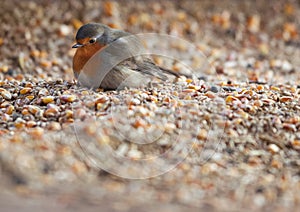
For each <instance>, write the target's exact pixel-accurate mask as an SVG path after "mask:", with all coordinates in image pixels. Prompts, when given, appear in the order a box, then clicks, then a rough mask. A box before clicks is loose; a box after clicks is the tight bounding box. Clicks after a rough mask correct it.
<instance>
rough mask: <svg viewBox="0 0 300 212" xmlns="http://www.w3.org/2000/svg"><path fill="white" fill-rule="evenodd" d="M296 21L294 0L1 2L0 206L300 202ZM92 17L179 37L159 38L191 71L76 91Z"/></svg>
mask: <svg viewBox="0 0 300 212" xmlns="http://www.w3.org/2000/svg"><path fill="white" fill-rule="evenodd" d="M274 14H275V15H274ZM299 17H300V2H299V1H296V0H294V1H293V0H290V1H283V0H276V1H259V2H255V3H253V2H252V1H236V0H230V1H208V0H207V1H206V0H202V1H176V2H175V1H162V2H160V1H145V2H144V1H118V2H115V1H105V2H104V1H103V2H102V1H71V0H70V1H63V2H60V1H46V0H45V1H21V2H18V1H5V2H2V6H1V8H0V20H1V21H0V26H1V31H0V116H1V119H0V134H1V140H0V165H1V183H0V186H1V190H2V192H1V194H0V203H1V210H3V211H19V210H22V211H24V210H25V211H32V210H37V211H40V210H43V211H53V210H58V211H82V210H85V211H95V210H101V211H153V210H163V211H183V210H190V211H199V210H207V211H241V210H243V211H250V210H251V211H252V210H263V211H265V210H275V211H292V210H293V211H296V210H297V209H298V210H299V207H300V195H299V189H300V157H299V156H300V155H299V154H300V104H299V103H300V83H299V82H300V75H299V69H300V62H299V61H300V60H299V57H300V40H299V30H300V27H299V23H300V22H299ZM91 21H93V22H100V23H104V24H107V25H109V26H111V27H115V28H121V29H125V30H127V31H130V32H132V33H146V32H157V33H163V34H170V35H173V36H177V37H180V38H183V39H185V40H186V41H188V42H190V43H191V44H192V46H193V49H191V48H189V49H187V48H186V46H184V45H183V44H182V43H177V44H172V43H170V44H169V46H166V47H165V46H163V45H168V44H166V43H162V44H161V46H163V48H164V49H167V51H166V52H167V53H166V54H168V52H172V51H175V52H177V54H175V55H176V56H178V57H179V58H184V62H185V63H187V64H188V65H189V66H190V67H192V69H193V70H195V71H198V73H197V74H200V75H201V78H200V79H187V78H185V77H181V78H179V79H176V80H175V81H174V82H164V83H162V82H161V83H158V84H157V85H155V86H153V87H150V88H140V89H125V90H117V91H103V90H101V89H97V90H89V89H87V88H80V87H78V86H77V85H76V82H75V81H74V79H73V73H72V66H71V62H72V56H73V54H74V50H73V49H71V46H72V44H73V43H74V34H75V33H76V30H77V29H78V27H80V26H81V25H82V24H83V23H87V22H91ZM199 52H202V53H203V54H204V55H205V57H203V55H202V56H200V57H199ZM172 55H173V54H172ZM183 55H184V56H183ZM200 55H201V54H200ZM153 59H154V60H155V62H156V63H158V64H160V65H168V66H169V68H172V69H174V70H177V71H182V72H184V67H183V66H181V65H180V63H177V62H171V63H170V61H167V62H166V61H164V58H162V57H155V56H154V58H153ZM203 61H204V62H207V63H205V64H206V65H207V64H208V65H207V66H203V64H204V63H203ZM198 67H201V68H200V69H197V68H198ZM157 156H159V157H157ZM149 177H150V178H149Z"/></svg>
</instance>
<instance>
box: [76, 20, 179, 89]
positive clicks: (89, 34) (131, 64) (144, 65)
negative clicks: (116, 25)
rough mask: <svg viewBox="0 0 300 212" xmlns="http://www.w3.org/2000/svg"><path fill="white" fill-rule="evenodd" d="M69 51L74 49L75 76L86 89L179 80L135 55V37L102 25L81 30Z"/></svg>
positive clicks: (169, 72) (147, 59)
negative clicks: (154, 80)
mask: <svg viewBox="0 0 300 212" xmlns="http://www.w3.org/2000/svg"><path fill="white" fill-rule="evenodd" d="M72 48H76V49H77V50H76V53H75V55H74V58H73V71H74V76H75V78H76V79H78V82H79V83H80V84H83V85H84V86H87V87H94V88H95V87H100V88H103V89H105V90H112V89H117V88H120V86H121V87H137V86H140V85H141V84H143V85H144V84H148V83H151V79H152V78H158V79H161V80H167V79H168V75H173V76H176V77H179V76H180V75H179V74H178V73H177V72H174V71H171V70H168V69H165V68H162V67H159V66H157V65H156V64H155V63H153V61H152V60H150V59H149V58H147V57H140V56H139V55H137V54H138V53H139V52H141V51H140V50H141V49H142V45H141V44H140V43H139V41H138V39H137V38H136V37H134V35H132V34H130V33H128V32H125V31H123V30H118V29H112V28H110V27H108V26H106V25H104V24H99V23H89V24H85V25H83V26H81V27H80V28H79V30H78V31H77V34H76V44H75V45H73V46H72ZM121 60H122V61H121Z"/></svg>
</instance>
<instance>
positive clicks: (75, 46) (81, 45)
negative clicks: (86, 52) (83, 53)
mask: <svg viewBox="0 0 300 212" xmlns="http://www.w3.org/2000/svg"><path fill="white" fill-rule="evenodd" d="M83 46H84V45H83V44H80V43H76V44H75V45H73V46H72V48H75V49H77V48H80V47H83Z"/></svg>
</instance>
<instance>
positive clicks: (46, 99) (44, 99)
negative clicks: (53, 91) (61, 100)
mask: <svg viewBox="0 0 300 212" xmlns="http://www.w3.org/2000/svg"><path fill="white" fill-rule="evenodd" d="M54 99H55V97H54V96H44V97H42V98H41V100H42V102H43V103H44V104H48V103H52V102H53V101H54Z"/></svg>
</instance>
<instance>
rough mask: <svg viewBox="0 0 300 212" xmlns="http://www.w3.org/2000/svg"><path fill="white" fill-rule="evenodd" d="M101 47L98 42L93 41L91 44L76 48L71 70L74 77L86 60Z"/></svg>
mask: <svg viewBox="0 0 300 212" xmlns="http://www.w3.org/2000/svg"><path fill="white" fill-rule="evenodd" d="M103 47H104V46H102V45H100V44H99V43H95V44H92V45H87V46H83V47H81V48H78V49H77V50H76V53H75V55H74V57H73V71H74V74H75V77H76V78H77V76H78V75H79V74H80V71H81V70H82V69H83V67H84V65H85V64H86V63H87V62H88V60H89V59H90V58H91V57H92V56H93V55H94V54H95V53H96V52H98V51H99V50H101V49H102V48H103Z"/></svg>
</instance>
